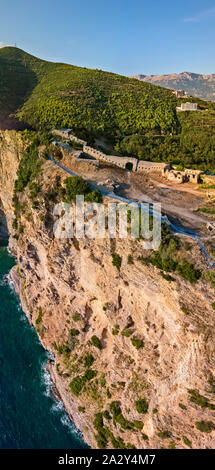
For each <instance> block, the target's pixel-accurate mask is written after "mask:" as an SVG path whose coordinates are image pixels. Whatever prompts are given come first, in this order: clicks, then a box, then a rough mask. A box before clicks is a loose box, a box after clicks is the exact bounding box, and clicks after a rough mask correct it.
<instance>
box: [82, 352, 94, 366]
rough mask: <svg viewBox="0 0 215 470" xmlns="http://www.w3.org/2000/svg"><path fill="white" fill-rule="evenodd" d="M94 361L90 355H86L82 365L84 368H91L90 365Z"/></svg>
mask: <svg viewBox="0 0 215 470" xmlns="http://www.w3.org/2000/svg"><path fill="white" fill-rule="evenodd" d="M94 361H95V359H94V357H93V355H92V354H90V353H87V355H86V356H85V358H84V365H85V367H91V366H92V364H93V363H94Z"/></svg>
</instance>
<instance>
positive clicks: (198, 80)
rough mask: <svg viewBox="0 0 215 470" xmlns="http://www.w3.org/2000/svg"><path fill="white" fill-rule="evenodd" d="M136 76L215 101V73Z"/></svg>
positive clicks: (142, 79)
mask: <svg viewBox="0 0 215 470" xmlns="http://www.w3.org/2000/svg"><path fill="white" fill-rule="evenodd" d="M134 78H137V79H138V80H141V81H143V82H149V83H152V84H153V85H160V86H162V87H166V88H172V89H173V90H184V91H186V92H187V93H188V94H190V95H192V96H196V97H198V98H203V99H206V100H210V101H215V73H212V74H211V75H201V74H200V73H191V72H183V73H170V74H169V75H141V74H140V75H136V76H135V77H134Z"/></svg>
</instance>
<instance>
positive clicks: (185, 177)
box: [52, 129, 203, 184]
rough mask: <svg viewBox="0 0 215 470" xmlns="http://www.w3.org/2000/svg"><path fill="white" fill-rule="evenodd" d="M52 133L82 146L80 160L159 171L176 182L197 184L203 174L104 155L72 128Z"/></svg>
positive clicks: (78, 158) (124, 167)
mask: <svg viewBox="0 0 215 470" xmlns="http://www.w3.org/2000/svg"><path fill="white" fill-rule="evenodd" d="M52 133H53V134H54V135H56V136H60V137H61V138H63V139H65V140H66V141H67V142H69V141H72V142H76V143H78V144H80V145H82V146H83V150H80V151H77V152H76V160H77V161H82V162H84V161H85V162H86V161H88V162H90V161H91V160H93V161H95V162H99V161H103V162H106V163H108V164H113V165H116V166H118V167H119V168H123V169H126V170H130V171H134V172H141V173H154V172H159V173H160V174H161V175H162V176H164V177H165V178H167V179H168V180H169V181H174V182H176V183H186V182H190V183H194V184H198V183H199V182H200V175H201V174H203V172H202V171H199V170H192V169H185V170H184V171H178V170H175V169H171V165H170V164H169V163H163V162H161V163H157V162H150V161H145V160H138V159H137V158H134V157H120V156H115V155H106V154H105V153H103V152H101V151H100V150H97V149H95V148H93V147H90V146H89V145H87V142H86V141H84V140H82V139H79V138H78V137H76V136H74V135H73V134H72V129H59V130H54V131H52Z"/></svg>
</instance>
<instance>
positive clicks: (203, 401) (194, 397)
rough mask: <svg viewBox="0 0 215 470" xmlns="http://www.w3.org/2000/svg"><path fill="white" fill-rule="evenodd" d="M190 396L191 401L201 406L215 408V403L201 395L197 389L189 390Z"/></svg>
mask: <svg viewBox="0 0 215 470" xmlns="http://www.w3.org/2000/svg"><path fill="white" fill-rule="evenodd" d="M188 393H189V394H190V395H191V396H190V401H192V402H193V403H195V404H196V405H198V406H200V407H201V408H208V409H209V410H215V404H212V403H210V402H209V400H208V399H207V398H206V397H204V396H203V395H200V393H199V392H198V391H197V390H188Z"/></svg>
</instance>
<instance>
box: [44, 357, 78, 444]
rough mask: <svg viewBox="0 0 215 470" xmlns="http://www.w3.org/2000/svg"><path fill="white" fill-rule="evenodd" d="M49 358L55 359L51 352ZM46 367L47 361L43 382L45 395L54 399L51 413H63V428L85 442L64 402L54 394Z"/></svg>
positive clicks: (61, 419)
mask: <svg viewBox="0 0 215 470" xmlns="http://www.w3.org/2000/svg"><path fill="white" fill-rule="evenodd" d="M47 356H48V359H52V360H53V358H54V356H53V354H52V353H50V352H48V353H47ZM46 366H47V361H45V362H44V363H43V364H42V380H43V383H44V384H45V395H46V396H47V397H51V398H52V399H54V403H53V405H52V407H51V412H52V413H61V414H62V416H61V418H60V421H61V423H62V424H63V426H66V427H67V428H68V429H69V431H70V432H71V434H75V435H76V436H78V437H79V438H80V439H81V440H83V436H82V433H81V431H79V429H77V428H76V426H75V424H74V423H73V422H72V421H71V419H70V417H69V415H68V414H67V412H66V409H65V406H64V404H63V402H62V400H60V399H59V398H57V397H56V395H54V394H53V383H52V380H51V376H50V373H49V372H48V371H47V368H46Z"/></svg>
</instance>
